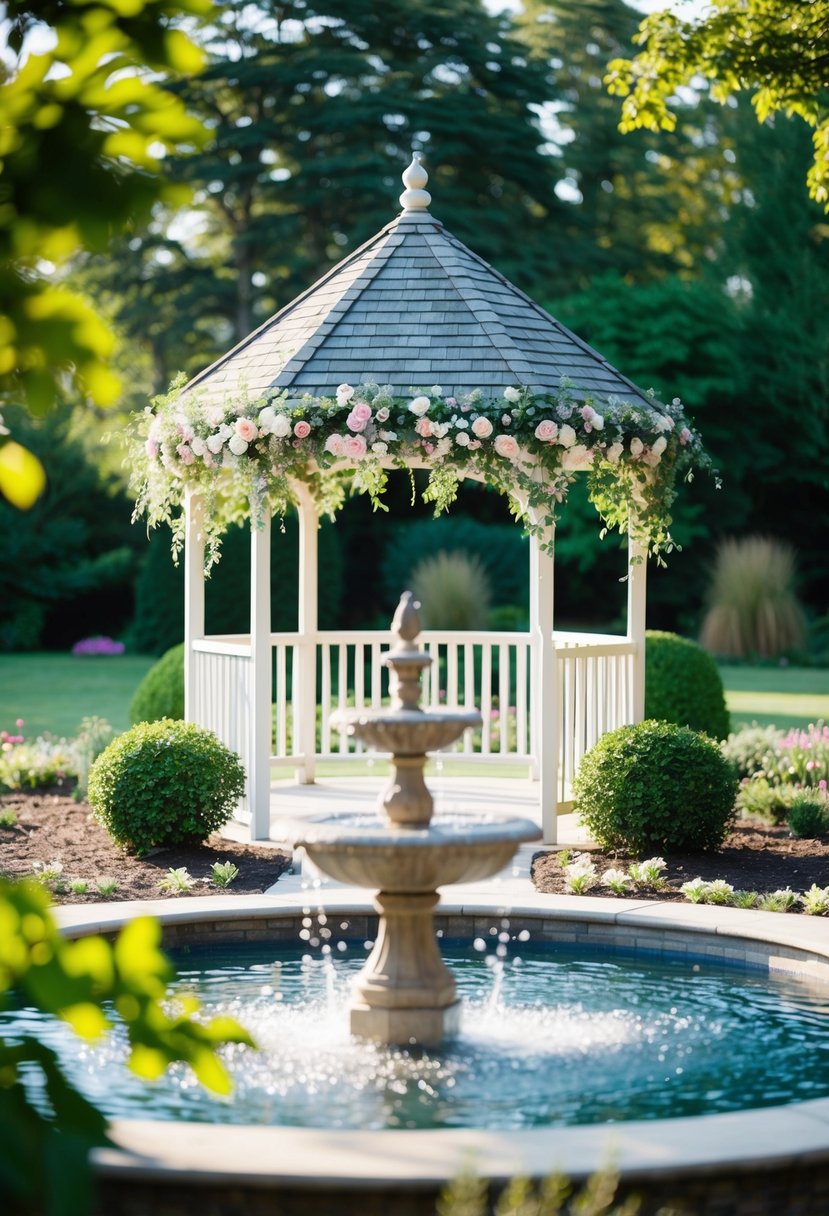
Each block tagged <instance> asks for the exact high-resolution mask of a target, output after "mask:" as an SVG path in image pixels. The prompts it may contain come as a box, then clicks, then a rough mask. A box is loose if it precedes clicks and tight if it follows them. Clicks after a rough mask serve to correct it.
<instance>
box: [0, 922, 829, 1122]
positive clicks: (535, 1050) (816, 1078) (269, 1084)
mask: <svg viewBox="0 0 829 1216" xmlns="http://www.w3.org/2000/svg"><path fill="white" fill-rule="evenodd" d="M309 924H310V921H309ZM347 932H348V926H347V923H346V922H343V926H342V927H341V926H339V925H331V924H329V925H327V926H323V927H320V925H318V924H316V923H314V924H313V925H312V926H311V927H306V929H305V930H304V934H305V935H306V942H307V943H308V945H307V947H305V948H304V949H307V952H306V953H303V948H300V949H299V950H297V949H290V948H286V949H283V948H276V947H270V948H269V947H266V946H264V945H256V946H251V947H240V946H234V947H232V948H231V949H228V950H227V951H226V952H225V953H224V954H220V953H218V952H216V951H211V952H210V953H208V952H207V950H206V949H201V948H198V949H196V950H193V951H191V952H189V953H188V954H184V955H179V956H177V958H176V962H177V965H178V968H179V978H178V980H177V981H176V984H175V985H174V987H173V989H172V991H171V995H172V996H173V997H174V996H175V994H176V993H184V992H193V991H195V992H196V993H197V995H198V996H199V998H200V1000H201V1001H202V1002H203V1004H204V1007H205V1009H206V1011H207V1012H209V1013H211V1014H216V1013H227V1014H230V1015H232V1016H234V1017H236V1018H238V1019H239V1020H240V1021H241V1022H242V1023H243V1024H244V1025H246V1026H247V1027H248V1028H249V1029H250V1030H251V1032H252V1033H253V1035H254V1036H255V1038H256V1039H257V1041H258V1042H259V1044H260V1047H261V1050H260V1051H259V1052H253V1051H251V1050H250V1049H248V1048H245V1047H238V1046H233V1047H229V1048H227V1049H225V1056H226V1059H227V1061H228V1063H229V1065H230V1067H231V1070H232V1072H233V1074H234V1077H235V1089H234V1093H233V1096H232V1098H231V1099H220V1098H216V1097H213V1096H211V1095H209V1094H208V1093H207V1092H206V1091H205V1090H203V1089H202V1088H201V1087H200V1086H199V1085H198V1083H197V1082H196V1081H195V1080H194V1079H193V1078H192V1076H191V1074H190V1073H189V1070H187V1069H185V1068H183V1067H180V1066H176V1067H175V1068H174V1069H173V1070H171V1073H170V1074H169V1075H168V1077H166V1078H163V1079H161V1080H160V1081H158V1082H154V1083H153V1084H149V1085H148V1084H146V1083H144V1082H141V1081H138V1080H137V1079H136V1078H134V1077H133V1076H132V1074H130V1073H129V1072H128V1070H127V1069H126V1067H125V1065H124V1060H125V1058H126V1048H125V1042H124V1036H123V1034H122V1033H121V1032H119V1030H118V1029H117V1028H116V1030H115V1032H114V1033H113V1034H112V1035H111V1036H110V1037H109V1038H108V1040H107V1041H106V1042H105V1043H104V1044H102V1045H94V1046H92V1045H87V1044H83V1043H81V1042H80V1040H78V1039H76V1038H75V1037H74V1035H72V1033H71V1032H70V1031H68V1030H67V1029H66V1028H65V1027H63V1026H60V1025H58V1024H55V1023H53V1022H51V1021H50V1020H49V1019H45V1018H43V1017H42V1016H41V1015H39V1014H37V1013H36V1012H35V1011H32V1010H17V1011H13V1012H6V1013H3V1014H0V1034H3V1035H6V1034H10V1035H13V1033H14V1030H18V1031H24V1030H25V1031H28V1032H30V1033H36V1034H37V1035H38V1036H39V1037H40V1038H42V1039H43V1040H44V1041H46V1042H47V1043H49V1044H50V1045H51V1046H53V1047H55V1048H56V1050H58V1052H59V1053H60V1055H61V1057H62V1058H63V1060H64V1063H65V1067H66V1068H67V1071H68V1072H70V1073H71V1075H72V1077H73V1078H74V1080H75V1081H76V1082H77V1084H78V1085H79V1086H80V1087H81V1088H82V1090H83V1091H84V1092H85V1093H86V1094H87V1095H88V1096H89V1097H91V1098H92V1099H93V1100H94V1101H95V1102H96V1103H97V1104H98V1105H99V1106H101V1107H102V1109H104V1110H105V1111H106V1113H107V1114H109V1115H111V1116H117V1117H127V1118H128V1117H133V1118H155V1119H187V1120H196V1121H210V1122H224V1123H258V1124H274V1125H283V1126H286V1125H293V1126H309V1127H319V1128H339V1127H341V1128H364V1129H371V1128H412V1127H417V1128H423V1127H488V1128H493V1129H508V1128H522V1127H536V1126H567V1125H575V1124H585V1123H606V1122H615V1121H619V1120H626V1119H659V1118H666V1117H674V1116H681V1115H697V1114H703V1113H712V1112H716V1111H730V1110H740V1109H745V1108H749V1107H754V1106H769V1105H777V1104H782V1103H789V1102H795V1101H805V1100H806V1099H809V1098H819V1097H825V1096H827V1095H829V1035H827V1033H826V1032H827V1027H829V991H828V990H827V989H826V988H819V987H816V986H814V985H808V984H806V983H804V982H801V981H798V980H796V979H791V978H786V977H780V978H771V979H769V978H768V977H767V976H766V975H765V974H761V973H760V972H752V971H750V970H741V969H736V968H724V967H721V966H719V965H717V964H715V963H711V962H708V961H704V960H696V961H694V960H691V961H689V960H687V959H683V960H676V961H655V960H653V959H652V958H647V957H644V956H623V955H619V954H608V953H592V954H591V953H585V952H584V951H583V950H580V951H579V953H578V954H576V953H575V952H574V951H572V950H569V949H562V948H552V947H550V948H549V949H538V948H536V947H533V946H532V944H531V943H530V942H528V941H526V940H520V939H521V938H525V937H526V936H527V935H526V934H520V935H517V936H515V935H512V934H510V932H509V931H508V929H506V930H505V929H504V928H503V927H502V928H501V929H497V928H495V929H493V931H492V933H491V934H490V935H489V936H488V937H487V938H486V939H478V940H477V941H476V942H475V943H470V944H462V945H461V944H446V945H445V949H444V956H445V957H446V959H447V962H448V963H449V965H450V966H451V967H452V970H453V971H454V973H455V976H456V978H457V982H458V988H459V992H460V994H461V995H462V997H463V998H464V1006H465V1007H464V1014H463V1032H462V1035H461V1037H460V1038H459V1039H458V1040H456V1041H455V1042H453V1043H448V1044H445V1045H443V1046H442V1047H440V1048H439V1049H430V1050H417V1049H412V1050H401V1049H394V1048H387V1047H373V1046H370V1045H366V1044H365V1043H358V1042H356V1041H354V1040H352V1039H351V1038H350V1036H349V1034H348V1030H347V1025H346V1022H347V1015H346V1005H347V1003H348V993H349V981H350V978H351V977H352V976H353V975H354V974H355V972H356V971H357V970H359V968H360V967H361V965H362V963H363V961H364V958H365V953H366V949H367V948H368V946H369V944H370V943H361V942H358V943H355V942H353V941H348V940H347V939H346V937H345V936H343V935H345V934H347ZM311 943H313V945H312V944H311ZM323 951H324V952H323Z"/></svg>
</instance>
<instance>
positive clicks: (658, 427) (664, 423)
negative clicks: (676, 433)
mask: <svg viewBox="0 0 829 1216" xmlns="http://www.w3.org/2000/svg"><path fill="white" fill-rule="evenodd" d="M651 425H652V426H653V429H654V430H655V431H672V430H673V429H674V420H673V418H670V417H669V416H668V415H667V414H656V415H655V416H654V419H653V422H652V424H651Z"/></svg>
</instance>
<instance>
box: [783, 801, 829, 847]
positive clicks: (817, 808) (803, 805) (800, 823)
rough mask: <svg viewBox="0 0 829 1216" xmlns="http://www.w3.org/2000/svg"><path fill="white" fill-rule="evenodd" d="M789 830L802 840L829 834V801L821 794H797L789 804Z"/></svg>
mask: <svg viewBox="0 0 829 1216" xmlns="http://www.w3.org/2000/svg"><path fill="white" fill-rule="evenodd" d="M788 822H789V831H790V832H791V834H792V835H793V836H797V837H799V838H800V839H801V840H819V839H820V837H821V836H826V835H827V834H829V801H827V799H826V797H825V796H823V797H821V796H820V795H819V794H817V793H814V794H807V793H800V794H795V796H794V798H793V799H792V801H791V805H790V806H789V814H788Z"/></svg>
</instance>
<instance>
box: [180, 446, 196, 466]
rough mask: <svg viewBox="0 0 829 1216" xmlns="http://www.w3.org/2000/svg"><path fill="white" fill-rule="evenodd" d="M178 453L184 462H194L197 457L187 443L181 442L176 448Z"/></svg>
mask: <svg viewBox="0 0 829 1216" xmlns="http://www.w3.org/2000/svg"><path fill="white" fill-rule="evenodd" d="M176 453H177V454H178V458H179V460H180V461H181V463H182V464H192V463H193V461H194V460H195V459H196V458H195V456H194V455H193V452H192V450H191V449H190V448H189V447H188V446H187V444H186V443H180V444H179V445H178V447H177V448H176Z"/></svg>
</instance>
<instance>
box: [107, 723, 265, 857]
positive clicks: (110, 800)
mask: <svg viewBox="0 0 829 1216" xmlns="http://www.w3.org/2000/svg"><path fill="white" fill-rule="evenodd" d="M244 792H245V770H244V768H243V767H242V764H241V761H240V760H239V757H238V756H237V755H236V754H235V752H232V751H231V750H230V748H228V747H225V745H224V744H223V743H221V742H220V741H219V740H218V739H217V738H216V736H215V735H214V734H213V732H212V731H209V730H205V729H204V727H201V726H196V724H195V723H194V722H177V721H173V720H172V719H169V718H162V720H161V721H160V722H142V723H140V724H139V725H138V726H133V727H132V728H131V730H128V731H125V732H124V734H123V735H119V736H118V738H117V739H113V741H112V743H110V744H109V746H108V747H106V748H105V749H104V751H102V752H101V754H100V756H99V757H98V759H97V760H96V761H95V763H94V764H93V765H92V768H91V770H90V773H89V792H88V798H89V803H90V806H92V808H93V809H94V811H95V815H96V818H97V819H98V820H99V822H100V823H102V824H103V826H104V827H105V828H106V830H107V831H108V832H109V834H110V836H111V837H112V838H113V840H115V841H116V842H117V843H118V844H120V845H123V846H124V847H125V848H127V849H130V850H132V851H133V852H136V853H138V854H142V853H147V852H148V851H149V850H150V849H157V848H165V847H169V846H170V845H176V844H190V843H198V842H200V841H203V840H206V839H207V837H208V836H209V835H210V833H211V832H215V831H217V830H218V829H219V828H221V827H223V826H224V824H226V823H227V821H228V820H229V819H230V817H231V816H232V814H233V810H234V807H235V806H236V804H237V802H238V801H239V799H240V798H241V797H242V795H243V794H244Z"/></svg>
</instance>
